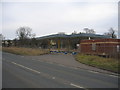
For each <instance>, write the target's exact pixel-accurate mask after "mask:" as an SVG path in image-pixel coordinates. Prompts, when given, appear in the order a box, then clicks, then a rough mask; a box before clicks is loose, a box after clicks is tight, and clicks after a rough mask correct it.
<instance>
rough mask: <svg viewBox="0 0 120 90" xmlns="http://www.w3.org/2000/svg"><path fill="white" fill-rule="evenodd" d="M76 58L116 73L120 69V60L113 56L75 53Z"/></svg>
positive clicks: (81, 61)
mask: <svg viewBox="0 0 120 90" xmlns="http://www.w3.org/2000/svg"><path fill="white" fill-rule="evenodd" d="M75 59H76V60H77V61H79V62H80V63H83V64H87V65H90V66H94V67H97V68H101V69H104V70H109V71H112V72H116V73H118V70H119V69H120V64H118V60H116V59H113V58H103V57H99V56H90V55H84V54H77V55H75Z"/></svg>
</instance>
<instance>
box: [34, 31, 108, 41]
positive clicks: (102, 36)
mask: <svg viewBox="0 0 120 90" xmlns="http://www.w3.org/2000/svg"><path fill="white" fill-rule="evenodd" d="M73 37H94V38H110V36H107V35H100V34H87V33H80V34H71V35H67V34H52V35H47V36H43V37H37V38H36V39H38V40H39V39H49V38H73Z"/></svg>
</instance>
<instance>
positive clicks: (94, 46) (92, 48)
mask: <svg viewBox="0 0 120 90" xmlns="http://www.w3.org/2000/svg"><path fill="white" fill-rule="evenodd" d="M80 52H81V53H86V54H98V55H115V54H116V53H120V39H97V40H81V42H80Z"/></svg>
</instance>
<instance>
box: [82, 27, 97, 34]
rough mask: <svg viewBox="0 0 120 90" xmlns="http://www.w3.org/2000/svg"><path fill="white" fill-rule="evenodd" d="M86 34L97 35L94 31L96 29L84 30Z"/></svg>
mask: <svg viewBox="0 0 120 90" xmlns="http://www.w3.org/2000/svg"><path fill="white" fill-rule="evenodd" d="M84 31H85V33H91V34H95V33H96V32H95V31H94V29H89V28H84Z"/></svg>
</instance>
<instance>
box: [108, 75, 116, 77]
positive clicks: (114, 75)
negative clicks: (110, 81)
mask: <svg viewBox="0 0 120 90" xmlns="http://www.w3.org/2000/svg"><path fill="white" fill-rule="evenodd" d="M109 76H112V77H118V76H115V75H109Z"/></svg>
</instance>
